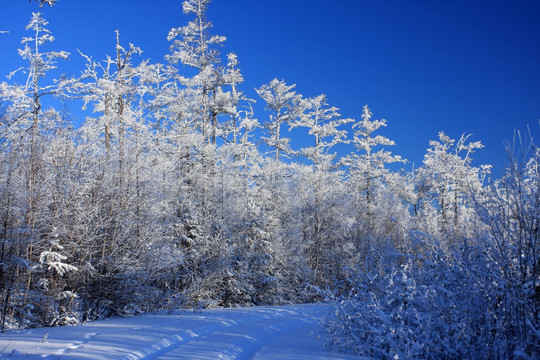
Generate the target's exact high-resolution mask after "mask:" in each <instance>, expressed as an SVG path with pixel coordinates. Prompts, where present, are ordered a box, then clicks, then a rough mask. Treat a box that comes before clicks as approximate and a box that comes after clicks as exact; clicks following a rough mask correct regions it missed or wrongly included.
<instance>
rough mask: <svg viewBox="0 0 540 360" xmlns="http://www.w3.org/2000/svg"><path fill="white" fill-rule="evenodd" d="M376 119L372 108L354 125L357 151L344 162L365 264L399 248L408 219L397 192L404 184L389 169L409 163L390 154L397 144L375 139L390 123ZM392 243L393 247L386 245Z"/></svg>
mask: <svg viewBox="0 0 540 360" xmlns="http://www.w3.org/2000/svg"><path fill="white" fill-rule="evenodd" d="M372 116H373V113H372V112H371V110H370V109H369V107H368V106H367V105H366V106H364V109H363V113H362V120H360V121H358V122H356V123H355V124H354V125H353V129H354V135H353V140H352V143H353V144H354V146H355V148H356V150H357V151H356V152H355V153H353V154H350V155H348V156H346V157H345V158H343V159H342V164H343V165H345V166H347V171H348V186H349V192H350V194H351V205H352V209H351V212H350V214H351V216H352V221H354V223H355V225H354V226H353V230H352V238H353V241H354V242H355V243H356V246H357V247H358V248H359V249H360V251H359V254H360V256H361V257H364V259H363V261H367V259H366V258H365V257H369V256H371V255H370V253H372V252H373V253H376V254H378V255H376V256H380V255H381V251H380V249H381V248H383V247H387V246H396V245H397V244H396V243H399V241H401V240H402V239H401V238H400V237H401V236H400V235H398V234H401V233H402V231H403V228H404V223H403V221H404V220H405V217H406V210H405V208H404V206H403V204H402V201H403V199H400V197H399V193H398V192H396V191H394V189H395V188H397V187H399V183H400V182H402V181H403V180H402V179H401V177H400V176H399V175H395V174H394V173H392V172H391V171H390V170H389V169H388V168H387V165H388V164H392V163H396V162H398V163H399V162H401V163H404V162H405V160H404V159H402V158H401V157H400V156H399V155H392V153H391V152H390V151H388V150H386V148H385V147H387V146H392V145H394V144H395V143H394V141H393V140H390V139H388V138H386V137H384V136H382V135H375V132H376V131H377V130H380V129H381V128H382V127H385V126H386V120H385V119H382V120H372ZM381 224H384V226H381ZM388 241H391V243H390V244H385V243H386V242H388ZM376 249H378V250H376Z"/></svg>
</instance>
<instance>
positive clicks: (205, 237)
mask: <svg viewBox="0 0 540 360" xmlns="http://www.w3.org/2000/svg"><path fill="white" fill-rule="evenodd" d="M42 2H43V1H42ZM44 3H47V4H49V5H51V6H52V5H53V4H54V1H45V2H44ZM210 3H211V1H210V0H186V1H184V2H183V4H182V6H183V7H182V10H183V12H184V14H185V18H186V21H185V22H186V24H185V25H182V26H180V27H178V28H173V29H171V30H170V32H169V34H168V40H169V41H170V51H169V53H168V55H167V56H166V58H165V62H164V63H155V62H150V61H148V60H141V56H140V54H141V49H139V48H138V47H136V46H135V45H132V44H128V45H126V44H123V43H122V41H121V36H120V33H118V32H117V34H116V39H117V41H116V47H115V48H114V49H111V50H112V54H111V55H110V56H108V57H107V58H106V59H105V60H103V61H96V60H94V59H93V58H92V57H91V56H90V55H87V54H81V55H82V56H84V57H85V59H86V60H87V62H86V67H85V68H84V69H81V72H80V74H79V75H77V76H74V77H66V76H59V77H56V78H51V75H50V74H55V73H56V70H57V69H61V67H62V62H64V61H65V60H67V59H68V58H69V57H70V56H73V54H68V53H67V52H65V51H61V50H53V48H54V46H53V44H52V42H53V40H54V37H53V35H52V34H51V33H50V31H49V30H48V28H47V25H48V23H47V21H46V20H45V19H44V18H43V16H42V14H41V13H33V15H32V16H31V19H30V22H29V24H28V26H27V33H28V37H25V38H24V39H23V41H22V48H21V49H19V50H18V51H19V54H20V56H21V58H22V62H23V64H24V66H23V68H22V69H19V70H18V71H14V72H13V73H11V74H10V76H9V78H8V80H7V81H3V82H2V83H1V84H0V242H1V248H0V327H1V330H2V331H5V330H11V329H20V328H28V327H43V326H60V325H75V324H78V323H81V322H85V321H88V320H93V319H99V318H104V317H109V316H130V315H134V314H139V313H143V312H152V311H158V310H172V309H177V308H195V309H204V308H210V307H238V306H252V305H277V304H298V303H309V302H320V301H329V302H331V303H332V304H333V308H334V311H333V312H332V314H331V315H329V316H328V318H327V319H325V323H326V327H327V329H328V331H329V332H330V334H331V336H332V339H333V345H334V346H336V347H337V348H340V349H346V350H347V351H354V352H357V353H359V354H361V355H365V356H370V357H374V358H381V359H390V358H393V359H395V358H407V359H427V358H436V359H442V358H446V359H448V358H476V359H481V358H482V359H535V358H538V357H539V356H540V345H539V344H540V239H539V236H540V230H539V226H540V149H539V148H538V146H537V145H536V144H535V143H534V141H533V139H532V136H531V135H530V134H529V133H520V132H516V134H515V136H514V139H515V140H514V142H513V143H511V144H509V145H508V147H507V149H506V150H507V159H506V162H505V164H506V167H505V169H504V173H503V174H502V175H501V176H500V177H499V178H498V179H493V178H492V176H491V175H490V166H489V165H482V166H474V165H473V157H474V154H475V152H476V151H481V149H482V147H483V145H482V143H481V142H480V141H473V140H472V139H471V137H470V136H468V135H463V136H462V137H461V138H459V139H452V138H450V137H449V136H447V135H446V134H445V133H444V132H442V131H441V132H440V133H439V134H438V137H437V138H436V139H435V140H432V141H430V143H429V148H428V149H427V151H426V153H425V156H424V159H423V163H422V164H421V166H419V167H416V168H412V169H409V170H405V168H406V167H403V166H397V167H396V166H395V165H396V164H400V163H402V164H405V163H406V159H404V158H402V157H401V156H399V155H395V154H393V153H392V152H391V146H392V145H394V141H393V140H391V139H388V138H386V137H385V136H384V135H380V133H381V132H382V130H384V127H386V126H387V121H386V120H385V119H380V120H377V119H376V117H375V116H374V114H373V113H372V111H371V110H370V108H369V107H368V106H367V105H366V106H364V107H363V110H362V112H361V114H359V118H358V119H349V118H344V117H342V116H341V115H340V113H339V109H338V108H336V107H334V106H333V105H330V104H328V101H327V98H326V97H325V95H319V96H316V97H305V96H303V95H302V94H299V93H297V92H296V90H295V85H293V84H287V83H286V82H285V81H284V80H279V79H274V80H271V81H270V82H268V83H267V84H263V85H261V86H260V87H259V88H258V89H257V90H256V93H257V95H258V98H257V99H250V98H249V97H248V96H247V95H246V94H244V92H243V91H242V90H243V89H242V83H243V76H242V73H241V69H240V65H239V59H238V58H237V56H236V55H235V54H234V53H229V54H221V53H220V48H221V45H222V44H223V43H224V42H225V37H223V36H219V35H215V34H213V29H212V25H211V22H210V21H209V20H208V19H207V18H206V16H205V15H206V10H207V8H208V6H209V5H210ZM13 51H15V50H13ZM77 56H79V55H78V54H77ZM186 68H187V69H188V70H187V71H186ZM255 101H257V102H258V103H263V104H264V106H265V108H266V111H264V112H263V113H257V114H256V113H255V110H254V107H253V103H254V102H255ZM70 102H73V103H80V104H82V110H81V111H83V112H84V114H85V120H84V122H82V124H80V125H76V124H75V123H74V121H73V119H72V118H71V117H70V114H69V112H67V111H66V110H65V106H64V105H65V104H66V103H70ZM296 128H299V129H302V131H304V133H305V136H306V138H309V139H310V140H309V141H310V144H308V145H306V146H305V147H303V148H300V149H298V148H297V147H296V146H295V144H294V143H293V140H294V139H291V138H288V137H287V135H289V134H290V132H288V131H287V130H290V129H296ZM510 135H511V134H510ZM337 146H344V147H345V148H346V149H348V151H349V152H348V154H344V155H341V154H339V155H338V152H337V151H336V147H337ZM408 168H411V167H410V166H409V167H408Z"/></svg>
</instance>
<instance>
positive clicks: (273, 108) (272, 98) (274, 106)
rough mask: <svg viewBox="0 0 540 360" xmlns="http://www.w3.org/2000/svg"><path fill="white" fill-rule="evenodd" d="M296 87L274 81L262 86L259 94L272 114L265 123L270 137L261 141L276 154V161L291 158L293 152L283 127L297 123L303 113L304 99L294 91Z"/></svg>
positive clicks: (264, 137) (258, 90) (258, 91)
mask: <svg viewBox="0 0 540 360" xmlns="http://www.w3.org/2000/svg"><path fill="white" fill-rule="evenodd" d="M295 87H296V85H294V84H293V85H287V84H286V83H285V81H283V80H281V81H280V80H278V79H273V80H272V81H270V83H268V84H265V85H263V86H261V87H260V88H259V89H256V90H257V94H258V95H259V96H260V97H261V98H262V99H263V100H264V102H265V103H266V109H267V110H268V111H269V112H270V117H269V119H268V121H265V122H263V127H264V129H266V131H267V133H268V136H263V137H262V138H261V139H262V140H263V141H264V143H265V144H266V145H267V146H268V147H269V148H270V149H273V151H274V153H275V159H276V161H279V160H280V159H281V157H290V155H291V154H292V150H291V147H290V139H289V138H286V137H283V135H282V127H284V126H285V125H290V124H291V123H292V122H294V121H296V120H297V119H298V117H299V116H300V114H301V113H302V102H301V99H302V97H301V96H300V95H299V94H297V93H296V92H295V91H294V90H293V89H294V88H295Z"/></svg>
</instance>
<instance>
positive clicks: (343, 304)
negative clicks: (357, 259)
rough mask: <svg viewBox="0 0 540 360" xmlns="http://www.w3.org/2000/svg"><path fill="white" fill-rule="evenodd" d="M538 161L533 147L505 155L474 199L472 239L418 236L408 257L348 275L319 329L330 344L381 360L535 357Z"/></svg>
mask: <svg viewBox="0 0 540 360" xmlns="http://www.w3.org/2000/svg"><path fill="white" fill-rule="evenodd" d="M523 153H525V155H523ZM539 155H540V153H539V152H538V148H537V147H536V146H535V145H534V144H531V145H530V147H529V148H527V149H525V151H523V152H522V153H521V154H520V156H521V158H520V159H516V158H515V157H514V156H513V155H511V156H510V162H509V164H508V166H507V170H506V174H505V176H503V178H502V179H500V180H499V181H497V182H495V183H494V184H492V185H490V186H488V187H486V188H485V189H483V190H482V191H481V192H480V193H476V194H473V197H474V199H475V204H476V207H477V210H478V216H479V217H480V218H481V219H482V220H483V223H484V231H483V232H482V234H481V236H478V237H477V238H472V239H471V238H466V237H461V238H459V237H455V238H454V242H456V241H459V242H460V244H459V245H454V246H452V247H450V248H449V245H448V244H447V243H444V244H442V243H440V242H439V241H437V238H435V237H433V236H428V235H427V234H424V233H418V232H417V233H414V237H413V238H414V241H413V243H412V245H413V247H414V252H413V253H412V254H411V255H409V256H400V261H398V262H397V263H394V264H392V265H390V266H387V267H384V268H382V269H369V270H361V271H356V272H352V273H351V276H350V277H349V278H348V279H347V281H346V282H344V283H343V285H342V286H343V287H344V293H343V294H342V295H341V296H339V297H337V298H336V299H334V301H333V303H334V313H333V314H332V315H331V316H330V317H329V318H328V319H327V320H326V323H327V327H328V330H329V331H330V333H331V334H332V338H333V343H334V345H336V346H338V347H341V348H346V349H350V350H353V351H355V352H358V353H360V354H362V355H366V356H372V357H374V358H381V359H391V358H392V359H394V358H404V359H428V358H433V359H441V358H474V359H497V358H502V359H513V358H516V359H536V358H538V356H539V355H540V347H539V346H538V344H540V332H539V329H540V316H539V310H540V286H539V284H540V282H539V281H540V273H539V270H538V266H539V263H538V255H539V252H540V246H539V244H538V224H539V221H540V217H539V210H538V209H539V206H538V205H539V202H538V201H539V200H538V199H539V191H540V187H539V185H540V177H539V175H540V173H539V172H538V163H539ZM437 233H438V232H437ZM439 239H441V240H442V241H447V239H448V238H447V237H442V238H439Z"/></svg>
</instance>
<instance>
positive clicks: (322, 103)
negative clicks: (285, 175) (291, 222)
mask: <svg viewBox="0 0 540 360" xmlns="http://www.w3.org/2000/svg"><path fill="white" fill-rule="evenodd" d="M303 101H304V105H303V109H304V112H303V113H302V114H301V116H300V117H299V118H298V119H296V120H295V121H294V122H292V123H291V127H292V128H295V127H305V128H307V129H308V134H309V135H311V136H312V138H313V142H312V145H311V146H307V147H304V148H303V149H302V150H301V152H302V154H303V155H304V156H305V157H306V158H307V159H309V160H310V162H311V163H312V166H310V167H306V168H304V169H303V171H302V172H301V174H302V177H301V180H300V186H299V190H300V191H299V194H300V195H301V196H300V197H299V199H298V200H299V201H298V209H299V211H298V213H299V214H300V215H301V217H302V222H303V229H302V232H303V241H304V243H305V244H306V245H307V253H306V255H307V256H308V261H309V263H310V266H311V269H312V270H313V277H314V279H313V280H314V283H315V284H316V285H318V286H323V287H327V286H329V285H331V284H332V283H333V282H334V280H335V278H337V277H339V275H338V274H339V273H340V271H341V269H342V268H344V267H345V266H347V265H351V264H350V263H348V262H347V258H348V256H347V254H348V253H349V251H347V250H350V249H348V248H347V243H346V235H345V234H346V222H345V221H342V220H343V218H342V217H341V216H340V215H339V213H340V212H343V211H345V209H344V205H345V203H346V201H345V196H344V193H345V192H346V191H345V189H344V188H343V187H342V185H343V173H342V172H341V171H339V170H338V169H337V167H336V165H335V164H334V160H335V157H336V155H335V153H332V152H331V150H332V148H333V147H334V146H335V145H337V144H344V143H347V142H348V141H347V140H346V136H347V131H346V130H344V129H340V127H341V126H343V125H346V124H348V123H351V122H352V121H353V120H352V119H345V118H342V117H341V115H340V114H339V113H338V109H337V108H336V107H333V106H329V105H328V103H327V100H326V96H325V95H319V96H317V97H314V98H309V99H305V100H303ZM329 274H332V275H331V276H328V275H329Z"/></svg>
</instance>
